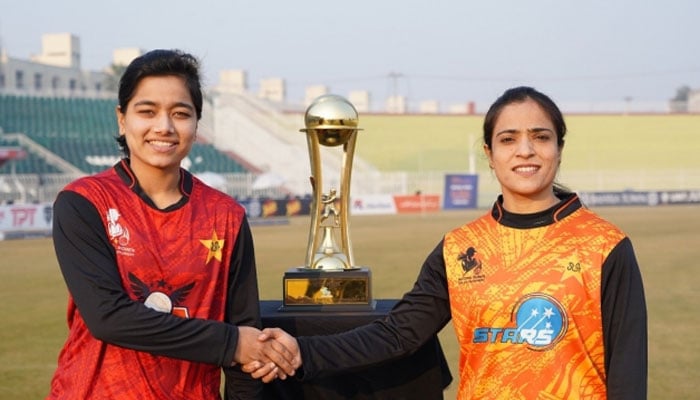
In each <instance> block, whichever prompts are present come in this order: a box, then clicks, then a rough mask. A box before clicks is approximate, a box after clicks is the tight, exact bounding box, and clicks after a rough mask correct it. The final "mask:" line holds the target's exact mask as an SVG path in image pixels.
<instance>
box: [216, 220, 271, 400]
mask: <svg viewBox="0 0 700 400" xmlns="http://www.w3.org/2000/svg"><path fill="white" fill-rule="evenodd" d="M226 321H227V322H229V323H230V324H231V325H235V326H239V325H246V326H253V327H256V328H258V329H261V328H262V320H261V319H260V301H259V295H258V278H257V270H256V267H255V251H254V246H253V236H252V234H251V232H250V226H249V225H248V220H247V219H246V218H244V220H243V223H242V225H241V229H240V231H239V233H238V238H237V239H236V245H235V247H234V250H233V254H232V255H231V275H230V277H229V286H228V302H227V304H226ZM231 361H233V355H231ZM224 377H225V380H226V382H225V398H226V400H234V399H235V400H238V399H255V398H259V397H260V396H262V389H263V385H262V382H261V381H260V380H259V379H253V378H252V377H251V376H250V375H249V374H246V373H245V372H243V371H241V369H240V365H235V366H233V367H224Z"/></svg>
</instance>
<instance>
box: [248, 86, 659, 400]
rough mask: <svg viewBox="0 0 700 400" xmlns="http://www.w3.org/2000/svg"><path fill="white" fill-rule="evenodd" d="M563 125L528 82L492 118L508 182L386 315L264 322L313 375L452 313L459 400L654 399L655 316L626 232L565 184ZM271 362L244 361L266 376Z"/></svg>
mask: <svg viewBox="0 0 700 400" xmlns="http://www.w3.org/2000/svg"><path fill="white" fill-rule="evenodd" d="M565 134H566V124H565V122H564V118H563V116H562V114H561V112H560V110H559V108H558V107H557V106H556V104H555V103H554V102H553V101H552V100H551V99H550V98H549V97H547V96H546V95H544V94H542V93H540V92H538V91H536V90H535V89H533V88H530V87H517V88H513V89H510V90H507V91H506V92H505V93H504V94H503V95H502V96H501V97H499V98H498V99H497V100H496V102H495V103H494V104H493V105H492V106H491V107H490V109H489V111H488V112H487V114H486V117H485V120H484V151H485V153H486V156H487V157H488V161H489V165H490V167H491V169H492V170H493V172H494V174H495V176H496V178H497V179H498V181H499V183H500V185H501V191H502V194H501V195H500V196H498V198H497V200H496V202H495V203H494V205H493V207H492V208H491V209H490V210H489V212H488V213H486V214H485V215H483V216H482V217H480V218H478V219H476V220H475V221H472V222H469V223H467V224H465V225H463V226H461V227H459V228H456V229H454V230H452V231H451V232H448V233H447V234H446V235H445V236H444V238H443V239H442V240H441V241H440V243H439V244H438V245H437V247H436V248H435V249H434V250H433V251H432V253H431V254H429V255H428V257H427V259H426V261H425V262H424V264H423V267H422V269H421V272H420V274H419V276H418V279H417V281H416V284H415V286H414V287H413V289H412V290H411V291H410V292H408V293H406V294H405V295H404V297H403V298H402V299H401V301H399V303H397V305H396V306H395V308H394V309H393V310H392V311H391V313H390V314H389V315H388V316H387V317H386V318H385V319H383V320H380V321H376V322H373V323H371V324H369V325H366V326H363V327H362V328H359V329H355V330H352V331H349V332H345V333H341V334H337V335H331V336H324V337H299V338H297V339H294V338H292V337H291V336H289V335H287V334H286V333H284V332H283V331H281V330H278V329H271V330H267V331H266V332H265V334H264V335H262V336H261V340H264V339H276V340H278V341H280V342H281V343H283V344H285V346H287V347H288V348H289V349H291V350H293V351H294V352H295V353H297V352H300V355H301V360H302V373H301V374H300V375H302V376H303V378H304V379H309V378H312V377H314V376H320V375H325V374H331V373H334V372H336V371H341V370H344V369H348V368H357V367H359V366H364V365H369V364H374V363H377V362H380V361H383V360H386V359H389V358H392V357H396V356H401V355H405V354H407V353H410V352H411V351H413V350H415V349H417V348H418V347H419V346H420V345H421V344H422V343H424V342H425V341H426V340H428V339H429V338H431V337H432V336H433V335H435V334H436V333H437V332H439V331H440V330H441V329H442V328H443V327H444V326H445V324H447V322H448V321H449V320H450V319H452V322H453V325H454V328H455V332H456V335H457V338H458V340H459V345H460V360H459V378H460V379H459V391H458V393H459V394H458V397H459V399H629V400H639V399H645V398H646V390H647V315H646V304H645V299H644V289H643V285H642V278H641V274H640V271H639V266H638V265H637V261H636V257H635V254H634V250H633V248H632V244H631V242H630V239H629V238H628V237H627V236H626V235H625V234H624V232H622V231H621V230H620V229H619V228H617V227H616V226H614V225H613V224H611V223H609V222H608V221H605V220H604V219H602V218H601V217H599V216H598V215H596V214H595V213H593V212H592V211H591V210H588V209H586V208H585V207H584V206H583V205H582V204H581V201H580V199H579V198H578V196H577V195H576V194H575V193H571V192H569V191H568V190H566V189H565V188H563V187H561V186H559V185H558V184H556V183H555V177H556V175H557V171H558V169H559V165H560V163H561V157H562V150H563V149H564V136H565ZM270 368H271V366H269V365H268V366H263V365H262V364H261V363H257V362H254V363H250V364H249V365H247V366H246V367H245V368H244V370H246V371H251V372H252V374H253V376H254V377H262V378H263V380H270V379H273V378H274V372H270V371H269V369H270Z"/></svg>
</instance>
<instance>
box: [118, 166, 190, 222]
mask: <svg viewBox="0 0 700 400" xmlns="http://www.w3.org/2000/svg"><path fill="white" fill-rule="evenodd" d="M114 171H115V172H116V173H117V176H119V178H120V179H121V180H122V182H124V184H125V185H126V186H128V187H129V189H131V191H132V192H134V193H136V195H138V196H139V197H140V198H141V199H142V200H143V201H144V202H145V203H146V204H148V205H149V206H150V207H152V208H155V209H158V210H160V209H159V208H158V207H156V205H155V204H154V203H153V200H151V198H150V197H148V195H146V193H145V192H144V191H143V189H141V186H140V185H139V181H138V179H136V175H134V171H132V170H131V165H130V164H129V159H128V158H124V159H122V160H120V161H119V162H118V163H117V164H115V165H114ZM192 187H193V179H192V174H190V173H189V172H188V171H187V170H184V169H182V168H180V193H182V197H181V198H180V200H179V201H178V202H177V203H175V204H172V205H170V206H168V207H166V208H164V209H162V210H161V211H171V210H176V209H178V208H180V207H182V206H184V205H185V204H187V202H188V201H189V199H190V196H191V195H192Z"/></svg>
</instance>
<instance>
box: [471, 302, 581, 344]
mask: <svg viewBox="0 0 700 400" xmlns="http://www.w3.org/2000/svg"><path fill="white" fill-rule="evenodd" d="M511 322H513V323H514V324H515V327H481V328H477V329H476V330H475V331H474V340H473V342H474V343H511V344H514V345H525V346H527V347H528V348H529V349H530V350H536V351H544V350H547V349H549V348H551V347H552V346H554V345H555V344H557V343H558V342H559V341H560V340H561V339H562V338H563V337H564V334H565V333H566V330H567V328H568V325H569V323H568V318H567V316H566V312H565V311H564V307H562V305H561V303H559V301H557V300H556V299H555V298H554V297H552V296H549V295H546V294H544V293H533V294H530V295H527V296H525V297H523V298H522V299H521V300H520V301H519V302H518V303H517V304H516V305H515V307H513V312H512V314H511Z"/></svg>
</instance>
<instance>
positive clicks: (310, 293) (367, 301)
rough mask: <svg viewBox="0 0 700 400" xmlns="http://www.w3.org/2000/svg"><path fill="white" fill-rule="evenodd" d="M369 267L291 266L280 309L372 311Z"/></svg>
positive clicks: (284, 280)
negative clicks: (322, 267) (320, 267)
mask: <svg viewBox="0 0 700 400" xmlns="http://www.w3.org/2000/svg"><path fill="white" fill-rule="evenodd" d="M371 277H372V276H371V272H370V270H369V269H368V268H361V267H358V268H351V269H343V270H323V269H311V268H304V267H298V268H290V269H289V270H287V272H285V273H284V278H283V281H282V284H283V294H284V297H283V299H282V307H280V310H281V311H287V310H293V311H304V310H308V311H369V310H373V309H374V308H375V305H376V302H375V301H374V300H373V299H372V287H371V281H372V280H371Z"/></svg>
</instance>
